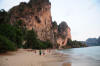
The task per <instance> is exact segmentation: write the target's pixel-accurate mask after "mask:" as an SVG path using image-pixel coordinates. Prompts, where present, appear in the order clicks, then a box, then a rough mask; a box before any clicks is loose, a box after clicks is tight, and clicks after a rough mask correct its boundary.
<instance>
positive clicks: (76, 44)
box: [63, 39, 87, 48]
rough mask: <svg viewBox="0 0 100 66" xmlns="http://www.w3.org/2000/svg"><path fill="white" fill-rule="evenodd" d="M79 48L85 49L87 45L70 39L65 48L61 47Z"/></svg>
mask: <svg viewBox="0 0 100 66" xmlns="http://www.w3.org/2000/svg"><path fill="white" fill-rule="evenodd" d="M80 47H87V45H86V44H83V43H81V42H79V41H76V40H74V41H72V40H71V39H68V41H67V44H66V46H63V48H80Z"/></svg>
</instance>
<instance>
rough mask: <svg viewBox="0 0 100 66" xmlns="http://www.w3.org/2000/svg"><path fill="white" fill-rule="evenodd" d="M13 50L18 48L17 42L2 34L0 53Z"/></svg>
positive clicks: (0, 37)
mask: <svg viewBox="0 0 100 66" xmlns="http://www.w3.org/2000/svg"><path fill="white" fill-rule="evenodd" d="M13 50H16V46H15V43H13V42H12V41H10V40H9V39H8V38H6V37H5V36H2V35H0V53H1V52H6V51H13Z"/></svg>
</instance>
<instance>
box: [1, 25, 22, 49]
mask: <svg viewBox="0 0 100 66" xmlns="http://www.w3.org/2000/svg"><path fill="white" fill-rule="evenodd" d="M0 34H1V35H3V36H6V37H7V38H8V39H9V40H11V41H12V42H14V43H16V44H17V47H18V48H20V47H21V45H22V40H23V35H22V32H21V30H20V29H18V28H16V27H14V26H12V25H9V24H1V25H0Z"/></svg>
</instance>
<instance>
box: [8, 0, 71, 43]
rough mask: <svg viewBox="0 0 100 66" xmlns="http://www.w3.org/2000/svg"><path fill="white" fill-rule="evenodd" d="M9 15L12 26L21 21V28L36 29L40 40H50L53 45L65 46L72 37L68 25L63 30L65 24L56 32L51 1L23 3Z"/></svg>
mask: <svg viewBox="0 0 100 66" xmlns="http://www.w3.org/2000/svg"><path fill="white" fill-rule="evenodd" d="M9 14H10V17H11V18H10V23H11V24H12V25H15V24H16V22H17V21H19V20H21V21H22V23H21V26H23V27H26V28H27V29H28V30H31V29H34V30H35V32H36V33H37V36H38V39H40V40H42V41H47V40H49V41H50V42H51V43H53V44H56V43H57V44H59V45H61V44H63V45H65V44H66V42H67V39H68V38H70V37H71V35H70V28H69V27H68V26H67V25H66V26H65V27H64V29H62V28H63V23H61V24H60V25H59V27H58V26H57V28H55V30H54V28H53V24H52V17H51V3H50V2H49V0H30V1H29V2H28V3H25V2H22V3H20V5H18V6H15V7H13V8H12V9H10V11H9ZM62 36H63V38H62ZM60 41H61V42H60Z"/></svg>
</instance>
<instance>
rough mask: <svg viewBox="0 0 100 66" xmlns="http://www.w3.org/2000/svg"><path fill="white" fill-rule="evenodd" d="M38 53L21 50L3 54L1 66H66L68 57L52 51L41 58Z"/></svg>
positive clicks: (0, 57)
mask: <svg viewBox="0 0 100 66" xmlns="http://www.w3.org/2000/svg"><path fill="white" fill-rule="evenodd" d="M36 51H37V53H34V51H33V50H26V49H19V50H17V51H14V52H8V53H5V54H1V55H0V66H66V64H65V63H64V61H65V60H66V59H67V57H66V56H67V55H66V56H65V55H64V54H62V53H58V52H56V50H51V52H50V53H45V55H41V56H40V55H39V50H36ZM45 51H46V50H45ZM68 66H70V65H68Z"/></svg>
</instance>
